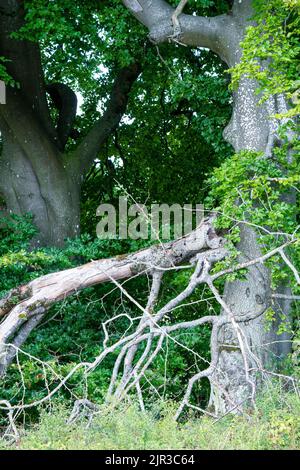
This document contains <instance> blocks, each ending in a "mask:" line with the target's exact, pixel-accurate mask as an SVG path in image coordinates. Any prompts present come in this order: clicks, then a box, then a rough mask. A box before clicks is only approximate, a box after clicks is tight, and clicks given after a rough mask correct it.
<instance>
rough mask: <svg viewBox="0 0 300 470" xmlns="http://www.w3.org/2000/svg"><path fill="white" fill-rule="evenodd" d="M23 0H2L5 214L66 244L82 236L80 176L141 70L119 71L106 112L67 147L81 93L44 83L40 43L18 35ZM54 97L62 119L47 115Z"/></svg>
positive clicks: (47, 241)
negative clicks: (29, 219)
mask: <svg viewBox="0 0 300 470" xmlns="http://www.w3.org/2000/svg"><path fill="white" fill-rule="evenodd" d="M25 16H26V13H25V9H24V2H23V1H19V0H15V1H7V2H5V1H4V2H1V7H0V56H1V57H3V58H4V60H5V67H6V74H7V75H8V76H9V84H8V85H13V86H7V102H6V104H5V105H2V106H1V107H0V129H1V135H2V141H3V143H2V146H3V148H2V154H1V158H0V194H1V195H2V197H3V198H4V201H5V205H6V209H7V211H8V213H14V214H20V215H24V214H25V213H31V214H32V215H33V217H34V223H35V225H36V226H37V228H38V230H39V235H38V237H37V238H36V244H38V245H52V246H55V245H56V246H61V245H63V243H64V239H65V238H67V237H74V236H76V235H78V234H79V233H80V188H81V184H82V181H83V179H84V177H85V175H86V173H87V172H88V170H89V169H90V168H91V166H92V164H93V162H94V160H95V158H96V157H97V155H98V153H99V151H100V149H101V146H103V144H104V143H105V141H106V140H107V138H108V136H109V135H110V134H111V133H112V132H113V131H114V130H115V129H116V128H117V127H118V124H119V122H120V120H121V118H122V116H123V114H124V112H125V109H126V105H127V100H128V94H129V92H130V89H131V86H132V84H133V83H134V81H135V80H136V79H137V77H138V75H139V72H140V67H139V65H138V64H136V63H134V64H131V65H130V66H128V67H124V68H123V69H121V70H119V74H118V76H117V78H116V80H115V83H114V86H113V89H112V91H111V95H110V98H109V100H108V102H107V104H106V110H105V112H104V113H103V115H102V116H101V117H100V118H98V119H97V120H96V122H94V123H91V125H90V129H89V132H88V133H87V135H86V136H85V138H84V139H80V142H79V143H78V145H77V146H76V147H75V148H73V149H72V151H70V149H68V148H66V144H67V141H68V138H69V137H70V136H71V134H72V131H73V125H74V120H75V117H76V111H77V97H76V95H75V93H74V92H73V91H72V90H71V89H70V87H69V86H68V85H67V84H66V83H45V73H44V67H43V65H42V59H41V50H40V45H39V43H38V42H34V41H33V40H29V39H22V38H20V37H16V35H17V33H18V32H19V31H20V29H21V28H22V27H24V25H25V24H26V21H25ZM47 94H48V98H51V99H52V100H53V103H54V105H55V107H56V108H57V112H58V116H57V118H56V119H54V118H53V114H52V115H51V113H50V108H49V99H48V98H47Z"/></svg>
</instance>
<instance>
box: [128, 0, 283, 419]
mask: <svg viewBox="0 0 300 470" xmlns="http://www.w3.org/2000/svg"><path fill="white" fill-rule="evenodd" d="M123 1H124V4H125V5H126V6H127V8H129V10H130V11H131V12H132V13H133V14H134V15H135V16H136V18H137V19H138V20H139V21H141V22H142V23H144V24H145V25H146V26H147V27H148V29H149V33H150V34H149V36H150V38H151V39H152V41H156V42H163V41H166V40H170V38H171V40H172V39H175V40H179V41H180V42H181V43H184V44H187V45H191V46H202V47H208V48H210V49H211V50H213V51H214V52H215V53H217V54H218V55H219V56H220V58H221V59H222V60H223V61H225V62H226V63H227V64H228V66H230V67H233V66H234V65H236V64H237V63H238V62H239V61H240V58H241V55H242V50H241V47H240V43H241V41H242V39H243V37H244V35H245V31H246V28H247V26H248V25H249V24H250V21H249V18H251V16H252V14H253V10H252V0H238V1H235V2H234V5H233V10H232V11H231V12H230V14H228V15H220V16H217V17H214V18H204V17H199V16H190V15H185V14H182V15H180V16H179V18H178V20H179V29H178V26H177V30H176V35H175V38H174V32H175V31H174V27H173V25H172V21H171V17H172V15H173V14H174V9H173V8H172V7H171V6H170V5H169V4H168V3H167V2H165V1H164V0H155V1H152V2H151V5H150V4H149V2H147V1H146V0H123ZM184 3H186V2H184V1H182V2H181V4H184ZM178 20H177V23H178ZM173 22H174V18H173ZM175 22H176V21H175ZM256 88H257V84H256V83H255V82H254V81H252V80H249V79H243V80H242V81H241V83H240V85H239V88H238V90H237V91H236V92H235V93H234V96H233V115H232V119H231V121H230V124H229V125H228V127H227V128H226V129H225V131H224V137H225V139H226V140H227V141H228V142H230V143H231V144H232V146H233V148H234V150H235V151H236V152H239V151H241V150H243V149H248V150H254V151H262V152H265V154H266V156H268V155H269V153H270V151H271V149H272V142H273V135H274V131H275V128H276V124H275V122H274V120H272V119H270V116H271V115H272V114H274V113H276V112H282V111H283V110H284V109H283V108H284V107H285V102H284V99H283V98H282V97H274V98H273V99H272V100H269V102H268V103H266V104H264V105H259V103H258V102H259V96H257V94H256V93H255V90H256ZM238 249H239V251H240V252H241V255H240V259H241V260H249V259H253V258H256V257H257V256H259V255H260V253H261V246H260V244H259V241H258V239H257V234H256V232H255V231H254V229H253V228H251V227H250V226H249V225H247V224H246V223H243V224H241V241H240V244H239V246H238ZM281 293H288V288H287V287H285V286H283V287H282V288H281ZM224 301H225V302H226V305H227V306H228V307H229V309H230V310H231V311H232V312H233V314H234V315H235V318H236V319H237V321H238V322H239V324H240V325H241V328H242V330H243V331H244V334H245V338H246V342H247V344H248V345H249V347H250V348H251V351H252V353H253V354H254V355H255V356H256V358H257V360H255V359H254V358H253V356H252V355H251V354H250V355H249V354H248V367H249V369H251V368H257V367H261V368H264V367H267V366H270V365H271V364H272V362H274V358H276V357H278V356H280V355H281V356H283V355H286V354H287V353H288V352H289V351H290V345H289V342H288V341H285V342H283V343H280V342H279V341H280V340H282V339H284V340H287V339H288V338H286V335H285V336H284V337H283V338H281V337H278V336H277V335H276V333H275V332H274V331H273V332H271V333H266V331H265V328H264V325H263V322H264V317H263V315H260V314H262V313H263V312H265V311H266V309H267V308H268V307H269V306H270V305H271V288H270V273H269V271H268V269H267V268H266V267H265V266H263V265H255V266H252V267H251V268H250V269H249V272H248V275H247V278H246V280H244V281H235V282H231V283H227V284H226V287H225V291H224ZM277 308H278V309H283V311H284V313H285V314H286V315H289V311H290V303H289V302H288V301H286V302H285V303H281V304H279V303H278V305H277ZM249 313H250V314H253V318H255V319H254V320H251V321H247V322H245V323H243V322H242V319H243V317H244V316H247V315H249ZM222 315H227V313H226V312H224V311H223V312H222ZM275 339H276V340H277V341H276V342H275V341H274V340H275ZM272 342H273V344H271V345H270V344H269V343H272ZM281 344H283V347H281V346H280V345H281ZM218 350H219V352H220V354H219V360H218V365H217V368H216V370H218V372H217V371H216V372H215V373H213V374H212V375H211V376H210V382H211V397H210V406H211V407H212V408H213V409H214V410H215V412H216V413H217V414H222V413H224V412H227V411H228V410H231V409H234V408H235V407H236V405H238V404H247V399H248V398H249V396H251V393H252V391H251V385H250V381H251V380H253V381H254V383H255V382H256V383H257V384H259V379H258V378H257V377H256V376H255V373H254V372H253V373H251V372H250V373H249V375H250V377H251V376H253V377H252V378H251V379H250V381H249V376H248V378H247V375H246V371H245V361H244V358H243V356H242V353H241V349H240V346H239V342H238V339H237V335H236V332H235V331H234V330H233V328H232V326H231V325H230V323H227V324H226V325H224V326H223V328H221V330H220V332H219V335H218ZM258 363H260V364H258Z"/></svg>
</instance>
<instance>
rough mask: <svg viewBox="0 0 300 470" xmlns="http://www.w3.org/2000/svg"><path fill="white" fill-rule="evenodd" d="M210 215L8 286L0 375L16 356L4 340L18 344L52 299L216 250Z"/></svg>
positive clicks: (0, 313)
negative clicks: (115, 252) (153, 239)
mask: <svg viewBox="0 0 300 470" xmlns="http://www.w3.org/2000/svg"><path fill="white" fill-rule="evenodd" d="M213 220H214V216H211V217H208V218H206V219H204V220H203V221H202V223H201V224H200V225H199V227H198V228H197V229H196V230H194V231H193V232H191V233H190V234H189V235H187V236H185V237H182V238H180V239H178V240H176V241H174V242H169V243H164V244H163V243H160V244H157V245H154V246H152V247H150V248H146V249H143V250H140V251H138V252H135V253H132V254H129V255H121V256H117V257H115V258H110V259H101V260H97V261H91V262H90V263H87V264H84V265H82V266H79V267H76V268H72V269H67V270H65V271H60V272H56V273H51V274H48V275H45V276H42V277H39V278H38V279H35V280H33V281H31V282H30V283H29V284H27V285H25V286H21V287H19V288H17V289H14V290H13V291H11V292H10V293H9V294H8V295H7V297H6V298H4V299H2V300H1V301H0V318H1V317H3V320H2V323H1V324H0V375H4V374H5V372H6V369H7V367H8V366H9V365H10V364H11V362H12V361H13V358H14V356H15V351H16V349H15V348H14V349H13V350H11V349H9V348H7V345H8V344H13V345H15V346H17V347H18V348H20V347H21V346H22V344H23V343H24V342H25V341H26V339H27V338H28V336H29V334H30V333H31V331H32V330H33V329H34V328H35V326H36V325H37V324H38V323H39V322H40V321H41V320H42V318H43V317H44V315H45V314H46V312H47V311H48V309H49V308H50V306H51V305H53V304H54V303H56V302H59V301H61V300H63V299H65V298H66V297H68V296H70V295H72V294H74V293H76V292H78V291H80V290H82V289H85V288H87V287H90V286H94V285H97V284H101V283H104V282H110V281H112V280H121V279H128V278H131V277H133V276H135V275H137V274H151V273H152V272H153V271H154V270H156V271H157V270H158V269H161V270H165V269H169V268H172V267H175V266H179V265H180V264H181V263H182V262H184V261H189V260H191V258H193V257H194V256H195V255H196V254H198V253H200V252H202V251H209V250H217V249H218V248H219V247H221V246H222V243H223V239H222V238H221V237H219V236H218V235H217V233H216V232H215V230H214V228H213Z"/></svg>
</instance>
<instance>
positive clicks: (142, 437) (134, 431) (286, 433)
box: [0, 389, 300, 450]
mask: <svg viewBox="0 0 300 470" xmlns="http://www.w3.org/2000/svg"><path fill="white" fill-rule="evenodd" d="M176 406H178V404H175V403H174V402H168V403H164V404H163V405H161V404H157V405H156V406H155V407H153V408H152V410H151V412H150V411H148V412H146V413H141V412H140V411H139V410H138V407H137V406H136V405H135V404H132V403H131V404H126V405H123V406H122V407H121V408H120V409H118V410H117V411H116V410H114V411H110V410H108V409H107V408H102V409H101V411H100V414H99V415H98V416H96V417H95V418H94V420H93V421H92V424H91V425H90V426H89V427H87V421H86V420H85V419H83V420H81V421H79V422H76V423H74V424H66V420H67V418H68V416H69V415H70V409H67V408H65V407H61V406H58V407H54V408H52V409H51V410H50V409H48V410H43V411H42V413H41V418H40V422H39V423H38V424H36V425H34V426H33V427H31V428H29V429H27V430H26V431H24V430H21V438H20V442H19V443H18V445H17V446H15V447H14V448H17V449H22V450H23V449H33V450H39V449H57V450H69V449H72V450H76V449H91V450H92V449H97V450H122V449H128V450H134V449H152V450H160V449H178V450H184V449H208V450H222V449H249V450H254V449H258V450H263V449H270V450H271V449H299V447H300V400H299V397H297V396H296V395H295V394H294V393H286V392H285V393H283V394H281V393H279V392H278V390H275V391H274V389H269V390H268V391H266V392H265V394H264V396H263V397H261V398H260V399H258V401H257V410H256V411H253V412H252V413H251V414H250V415H248V416H244V417H243V416H226V417H224V418H223V419H221V420H219V421H216V420H215V419H213V418H210V417H203V416H202V417H196V416H195V415H194V414H193V413H191V414H188V415H187V416H186V418H187V419H186V420H185V422H184V423H180V424H176V423H175V421H174V418H173V416H174V412H175V410H176ZM0 446H1V447H0V448H2V449H8V448H12V447H7V445H6V444H5V443H3V442H2V444H0Z"/></svg>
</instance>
